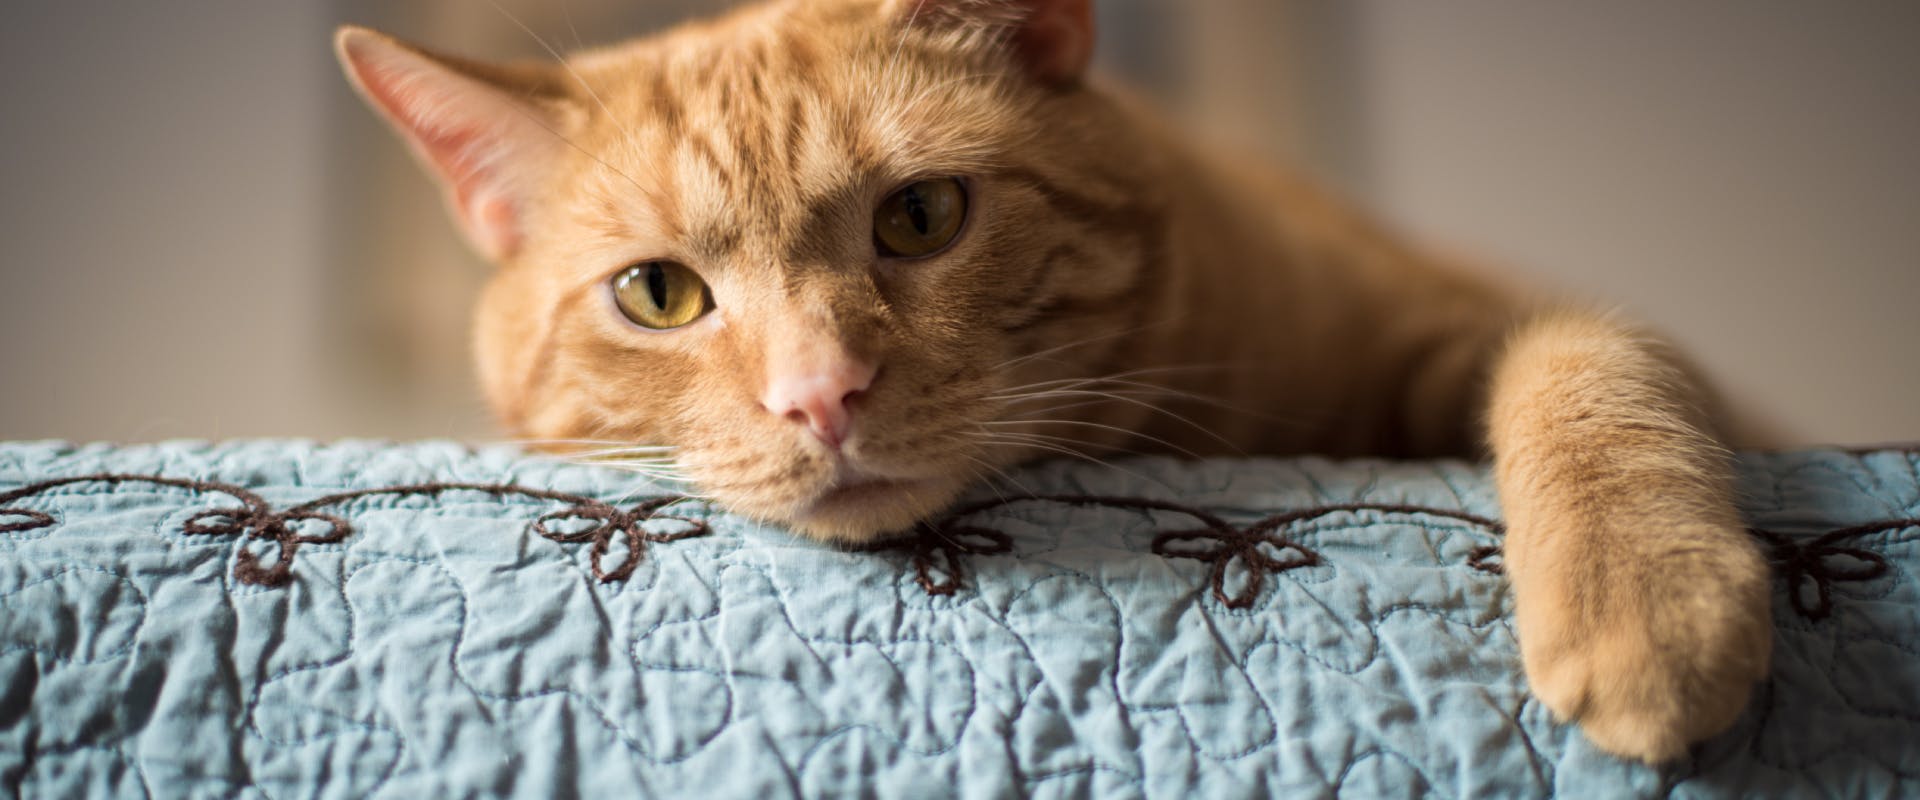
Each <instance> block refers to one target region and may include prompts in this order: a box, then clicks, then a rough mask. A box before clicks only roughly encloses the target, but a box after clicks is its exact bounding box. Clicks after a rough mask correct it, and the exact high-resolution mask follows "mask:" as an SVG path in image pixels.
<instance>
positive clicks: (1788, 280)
mask: <svg viewBox="0 0 1920 800" xmlns="http://www.w3.org/2000/svg"><path fill="white" fill-rule="evenodd" d="M1345 8H1346V9H1347V13H1348V15H1349V16H1348V17H1347V18H1346V19H1345V20H1344V22H1343V27H1344V28H1345V29H1346V30H1348V31H1350V32H1351V37H1350V38H1349V39H1348V40H1347V42H1348V43H1347V50H1346V53H1345V56H1344V58H1343V59H1342V60H1340V61H1339V62H1337V64H1336V67H1335V70H1336V71H1337V72H1339V73H1341V75H1340V78H1339V80H1340V81H1343V82H1345V83H1346V84H1347V85H1350V86H1351V87H1352V89H1353V91H1351V92H1349V93H1348V94H1347V95H1346V97H1347V101H1348V102H1351V103H1353V104H1354V105H1353V106H1352V107H1350V108H1348V109H1346V115H1347V117H1348V118H1349V120H1350V122H1349V124H1348V125H1347V126H1346V132H1347V133H1348V134H1349V135H1351V136H1352V137H1354V138H1355V140H1356V141H1355V142H1354V143H1353V144H1352V145H1350V147H1352V148H1353V149H1354V150H1356V151H1357V152H1358V153H1359V157H1358V159H1357V163H1358V166H1359V174H1357V175H1353V176H1351V177H1352V179H1353V180H1352V185H1353V186H1354V188H1355V189H1356V191H1357V192H1358V193H1359V194H1361V195H1363V196H1365V197H1368V198H1370V199H1372V200H1373V201H1375V202H1376V203H1377V204H1378V205H1380V206H1382V207H1383V208H1385V209H1386V210H1387V211H1388V212H1390V213H1391V214H1392V215H1394V216H1395V217H1397V218H1398V219H1400V220H1402V221H1403V222H1405V223H1406V224H1408V225H1409V226H1411V227H1412V228H1413V229H1415V230H1417V231H1419V232H1421V233H1422V234H1425V235H1427V236H1429V237H1431V238H1434V239H1438V240H1442V241H1445V242H1448V243H1452V244H1459V245H1463V246H1465V247H1467V248H1470V249H1471V250H1473V251H1475V252H1478V253H1483V254H1486V255H1488V256H1491V257H1493V258H1497V259H1499V260H1501V261H1503V262H1506V263H1509V264H1513V265H1515V266H1517V267H1521V268H1524V269H1526V270H1528V271H1529V272H1530V273H1531V274H1533V275H1535V276H1537V277H1538V278H1539V279H1541V280H1543V281H1545V282H1548V283H1550V284H1551V285H1554V286H1559V287H1564V288H1567V289H1570V290H1573V291H1575V292H1577V293H1581V294H1586V295H1589V296H1591V297H1595V298H1603V299H1605V300H1607V301H1610V302H1615V303H1618V304H1621V305H1623V306H1624V307H1626V308H1627V309H1628V310H1630V311H1632V312H1633V313H1635V314H1638V315H1641V316H1643V317H1645V318H1648V319H1651V320H1653V321H1654V322H1656V323H1658V324H1659V325H1660V326H1662V327H1663V328H1664V329H1665V330H1667V331H1669V332H1670V333H1671V334H1672V335H1674V336H1676V337H1678V338H1679V339H1680V340H1681V341H1682V342H1684V343H1685V344H1687V345H1688V346H1689V347H1691V348H1692V350H1693V351H1694V352H1695V353H1696V354H1697V355H1698V356H1699V357H1700V359H1701V360H1702V361H1703V362H1705V363H1706V364H1707V365H1708V366H1709V368H1710V369H1711V370H1712V371H1713V372H1714V373H1715V374H1717V375H1718V376H1719V378H1720V380H1721V382H1722V383H1723V384H1724V386H1725V388H1726V389H1727V390H1728V391H1729V393H1730V394H1731V395H1732V396H1733V397H1735V398H1736V400H1737V401H1738V402H1740V403H1742V404H1743V405H1745V406H1748V407H1751V408H1755V409H1758V410H1760V411H1761V412H1763V413H1765V414H1766V415H1767V416H1770V417H1772V418H1773V419H1774V420H1775V421H1777V422H1779V423H1780V424H1781V425H1783V426H1784V427H1786V428H1787V429H1788V431H1789V432H1790V434H1791V435H1792V436H1793V438H1794V439H1795V440H1797V441H1803V442H1806V441H1826V442H1832V441H1841V442H1876V441H1887V440H1890V439H1905V440H1920V305H1916V304H1917V303H1920V47H1916V46H1915V35H1916V34H1920V5H1917V4H1914V3H1909V2H1884V1H1883V2H1850V3H1806V2H1793V1H1792V0H1714V1H1713V2H1686V3H1672V2H1656V1H1655V0H1627V1H1625V2H1621V1H1617V0H1616V1H1615V2H1607V3H1537V2H1523V1H1522V0H1448V2H1444V3H1421V2H1388V1H1386V0H1369V1H1368V2H1355V3H1350V4H1348V5H1346V6H1345Z"/></svg>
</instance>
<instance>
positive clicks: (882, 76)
mask: <svg viewBox="0 0 1920 800" xmlns="http://www.w3.org/2000/svg"><path fill="white" fill-rule="evenodd" d="M944 56H945V54H942V53H940V52H938V51H937V50H933V49H930V48H927V47H924V46H921V45H919V44H918V43H916V42H914V41H911V40H909V39H906V38H903V34H901V33H900V32H899V31H898V30H897V29H896V28H893V27H890V26H884V25H881V24H879V23H878V22H875V23H873V24H871V25H866V26H862V25H860V24H857V23H855V22H849V21H845V20H841V21H839V22H838V23H837V24H825V23H820V22H818V21H816V20H797V19H795V18H792V17H789V16H782V15H765V16H761V17H751V18H746V19H745V20H744V21H741V20H732V21H728V22H726V23H724V24H723V25H721V26H719V27H714V28H711V29H704V28H703V29H696V30H692V31H681V32H676V33H675V34H673V35H670V36H668V37H666V38H662V39H658V40H651V41H643V42H640V43H636V44H635V45H632V46H629V47H627V48H623V49H619V50H613V51H602V52H599V53H593V54H590V55H589V56H587V57H586V58H583V59H581V60H580V61H579V62H578V63H577V65H576V66H577V67H578V69H579V71H580V74H581V78H582V80H583V82H584V83H585V84H586V85H588V86H589V87H591V88H593V89H594V92H593V93H592V94H593V95H595V96H594V97H592V98H591V99H590V101H589V102H590V104H591V105H590V107H589V108H588V111H587V116H588V120H589V122H588V125H587V128H588V130H586V131H585V132H584V133H583V135H582V136H581V137H580V139H579V142H578V143H579V144H580V147H581V150H582V152H583V158H584V161H583V168H584V177H582V178H580V179H579V185H578V187H577V189H578V192H579V196H578V198H577V199H578V202H576V203H574V204H573V206H574V215H575V217H576V221H577V222H579V223H581V224H583V225H587V226H589V227H591V228H592V229H594V230H595V231H596V232H597V233H598V234H600V235H602V236H603V237H604V238H607V239H610V240H614V241H626V242H641V243H648V242H651V243H655V244H657V245H658V246H660V247H671V248H673V249H675V250H679V251H682V252H686V251H691V252H686V254H687V255H691V256H705V257H711V258H719V257H723V256H725V255H727V254H729V253H732V252H736V251H738V250H740V249H742V248H750V247H755V246H758V247H760V248H763V249H775V250H779V251H782V252H777V253H768V254H767V255H773V256H780V257H800V256H805V255H808V254H809V253H811V254H813V255H817V256H820V257H830V255H831V254H830V253H826V252H822V247H823V246H824V245H826V244H828V243H831V242H834V241H845V240H846V239H847V238H848V235H849V233H850V232H849V231H847V230H842V228H845V227H846V226H847V225H849V224H851V223H854V222H857V221H862V218H863V217H864V216H865V214H866V213H868V212H870V211H871V207H872V206H871V203H872V202H874V201H876V200H877V199H879V197H883V196H884V195H885V193H886V192H888V191H891V190H892V189H893V188H895V187H896V186H898V185H899V184H901V183H903V182H907V181H911V180H915V179H919V178H923V177H929V176H934V175H964V174H970V173H975V172H979V171H981V170H984V169H988V168H990V167H991V166H992V165H993V164H994V163H996V162H997V160H998V158H997V155H996V153H997V152H998V151H999V150H1000V149H1001V148H1003V147H1005V146H1006V144H1007V142H1009V141H1010V140H1011V139H1013V138H1017V128H1018V124H1019V116H1018V115H1017V114H1016V113H1011V109H1009V108H1008V103H1007V100H1006V98H1005V97H1004V96H1003V95H1004V94H1005V89H1006V87H1004V86H1003V85H1002V84H1001V82H1000V81H999V80H998V78H997V76H994V75H992V74H990V73H983V72H980V71H978V70H977V69H974V66H975V65H973V64H969V63H968V62H967V61H966V60H965V59H960V58H953V57H944ZM852 233H853V234H855V238H858V235H857V233H858V232H857V231H856V232H852Z"/></svg>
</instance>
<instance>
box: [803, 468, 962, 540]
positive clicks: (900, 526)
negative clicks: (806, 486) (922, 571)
mask: <svg viewBox="0 0 1920 800" xmlns="http://www.w3.org/2000/svg"><path fill="white" fill-rule="evenodd" d="M962 488H964V484H962V483H961V482H960V481H959V480H957V479H945V478H930V479H921V480H903V481H889V480H869V481H862V482H858V483H852V484H848V485H844V486H838V487H835V488H832V489H829V490H827V491H826V492H825V493H823V494H821V495H820V496H819V497H817V498H814V499H813V500H812V501H810V502H808V503H807V504H806V505H804V506H802V507H801V508H799V509H798V510H797V511H794V512H790V513H789V514H787V515H785V516H786V522H787V525H788V527H790V528H792V529H793V531H794V532H795V533H799V534H801V535H803V536H807V537H810V538H814V539H821V540H824V541H830V542H842V543H848V544H865V543H869V542H873V541H877V540H881V539H888V538H892V537H895V536H898V535H900V534H902V533H903V532H906V531H909V530H911V529H912V528H913V525H914V524H915V523H917V522H920V521H921V520H924V519H926V518H927V517H929V516H932V515H933V514H935V513H937V512H939V511H940V510H941V509H944V508H946V507H947V506H948V505H949V504H951V503H952V502H953V501H954V499H955V498H956V497H958V496H959V494H960V490H961V489H962Z"/></svg>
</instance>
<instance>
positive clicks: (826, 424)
mask: <svg viewBox="0 0 1920 800" xmlns="http://www.w3.org/2000/svg"><path fill="white" fill-rule="evenodd" d="M878 371H879V370H878V368H877V367H875V366H874V365H873V364H869V363H866V362H864V361H859V360H854V359H850V358H837V359H832V360H829V361H828V362H827V363H824V364H816V365H813V367H812V368H809V369H793V370H779V371H776V372H775V373H774V374H773V375H771V376H769V377H768V380H767V388H766V391H765V393H763V394H761V395H760V405H762V406H764V407H765V408H766V409H767V411H769V412H772V413H773V414H776V415H779V416H782V417H786V418H787V419H790V420H793V421H794V422H795V423H799V424H803V425H806V426H807V429H808V430H810V431H812V432H813V435H814V437H815V438H817V439H819V440H820V441H822V442H825V443H826V445H827V446H828V447H832V448H835V449H838V448H839V447H840V445H841V443H843V442H845V441H846V440H847V433H848V431H849V430H850V429H851V428H852V427H853V411H852V410H851V409H849V408H848V407H847V404H848V403H849V402H850V401H852V400H853V398H854V396H855V395H858V394H860V393H861V392H864V391H866V390H867V387H869V386H872V385H873V376H874V374H875V373H876V372H878Z"/></svg>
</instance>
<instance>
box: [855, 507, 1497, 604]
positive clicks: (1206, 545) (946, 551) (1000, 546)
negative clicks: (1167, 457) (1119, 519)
mask: <svg viewBox="0 0 1920 800" xmlns="http://www.w3.org/2000/svg"><path fill="white" fill-rule="evenodd" d="M1020 502H1049V503H1065V504H1068V505H1080V506H1101V507H1105V508H1120V509H1129V510H1134V511H1166V512H1172V513H1176V514H1182V515H1185V516H1188V517H1192V518H1193V519H1194V520H1196V521H1198V522H1199V523H1200V527H1198V528H1188V529H1181V530H1173V531H1164V532H1162V533H1159V534H1157V535H1155V536H1154V537H1153V544H1152V549H1153V553H1154V554H1155V555H1158V556H1160V557H1162V558H1186V559H1193V560H1195V561H1203V562H1206V563H1207V565H1208V566H1207V585H1208V588H1209V590H1210V591H1211V592H1212V594H1213V597H1214V599H1216V600H1218V601H1220V603H1221V604H1222V605H1225V606H1226V607H1228V608H1236V609H1238V608H1248V607H1250V606H1252V605H1253V603H1254V601H1255V600H1257V599H1258V598H1259V597H1260V593H1261V592H1262V591H1263V590H1264V589H1265V588H1266V581H1267V576H1268V575H1271V574H1279V573H1281V572H1286V571H1287V570H1291V569H1298V568H1300V567H1310V566H1315V565H1318V564H1320V563H1321V558H1320V554H1319V553H1317V552H1315V551H1313V550H1312V549H1310V548H1308V547H1306V546H1305V545H1302V544H1300V543H1299V542H1295V541H1293V540H1292V539H1289V538H1287V537H1286V536H1284V535H1282V534H1281V533H1280V532H1279V531H1280V530H1281V529H1282V528H1285V527H1287V526H1291V525H1296V524H1299V523H1302V522H1308V521H1311V520H1315V519H1318V518H1320V517H1324V516H1327V515H1330V514H1339V513H1344V512H1356V511H1370V512H1375V513H1381V514H1420V515H1425V516H1435V517H1445V518H1448V519H1455V520H1460V521H1462V522H1466V523H1469V524H1472V525H1476V526H1479V527H1482V528H1486V529H1487V530H1488V531H1489V532H1492V533H1499V532H1501V531H1502V530H1503V529H1502V526H1501V524H1500V523H1499V522H1498V521H1496V520H1492V519H1488V518H1486V517H1481V516H1476V515H1473V514H1466V513H1462V512H1458V511H1449V510H1446V509H1440V508H1428V507H1425V506H1412V505H1393V504H1369V503H1347V504H1338V505H1326V506H1315V507H1312V508H1305V509H1298V510H1294V511H1285V512H1281V513H1278V514H1273V515H1270V516H1267V517H1263V518H1261V519H1259V520H1255V521H1254V522H1252V523H1249V524H1247V525H1245V526H1239V525H1235V524H1233V523H1231V522H1228V521H1227V520H1225V519H1222V518H1220V517H1219V516H1217V515H1215V514H1213V513H1212V512H1209V511H1206V510H1205V509H1200V508H1194V507H1192V506H1188V505H1184V504H1181V503H1175V502H1171V501H1166V500H1151V499H1147V498H1142V497H1106V496H1099V495H1040V496H1035V497H1016V498H1007V499H998V500H988V501H984V502H979V503H974V504H972V505H967V506H962V507H960V508H958V509H955V510H953V511H952V512H949V513H948V514H946V515H945V516H943V517H941V518H940V519H939V520H937V521H935V522H931V523H923V524H921V526H920V527H919V529H918V531H917V535H915V536H913V537H909V538H906V539H902V540H897V541H893V542H886V543H883V544H881V545H878V546H877V547H876V548H875V549H892V550H904V551H906V552H908V553H911V554H912V556H913V566H914V571H915V577H916V579H917V580H918V581H919V583H920V585H921V586H922V587H923V588H925V589H926V590H927V593H928V594H935V595H950V594H953V593H954V592H955V591H957V590H958V589H959V587H960V585H961V583H962V582H963V581H964V579H965V566H964V562H963V561H962V560H961V556H963V555H997V554H1001V553H1006V552H1009V551H1011V550H1012V549H1013V543H1012V539H1011V538H1010V537H1008V536H1007V535H1006V534H1004V533H1000V532H998V531H993V530H989V529H985V528H981V527H978V526H973V525H966V524H962V523H961V522H960V521H961V520H963V519H965V518H967V517H970V516H973V515H975V514H979V513H981V512H984V511H990V510H993V509H996V508H1001V507H1003V506H1007V505H1011V504H1013V503H1020ZM975 542H985V544H976V543H975ZM935 554H938V555H939V557H940V564H938V565H936V564H935V563H934V558H933V556H934V555H935ZM1236 564H1237V565H1238V566H1239V567H1240V569H1239V570H1238V572H1239V573H1240V574H1243V575H1244V576H1245V579H1244V581H1243V582H1242V583H1241V585H1240V587H1239V589H1238V590H1237V591H1233V590H1230V588H1229V583H1230V581H1229V578H1230V576H1231V575H1232V574H1233V573H1234V572H1235V570H1234V567H1235V565H1236ZM936 570H937V571H939V572H944V573H945V577H944V578H942V577H939V576H938V575H936V574H935V572H936Z"/></svg>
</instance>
